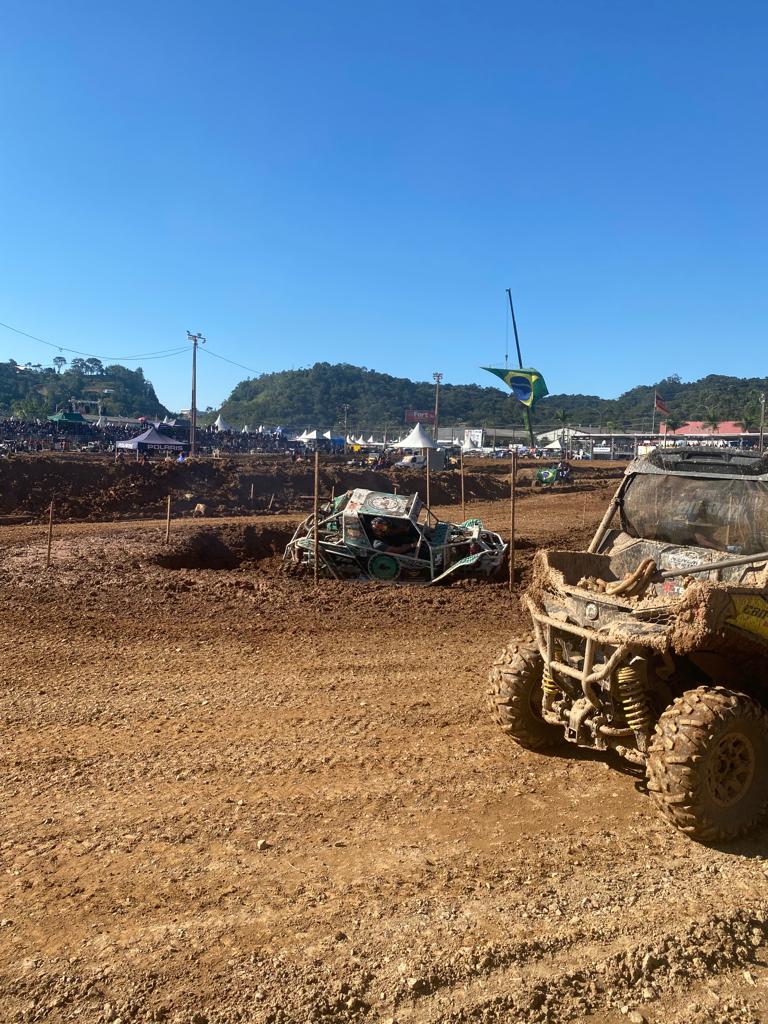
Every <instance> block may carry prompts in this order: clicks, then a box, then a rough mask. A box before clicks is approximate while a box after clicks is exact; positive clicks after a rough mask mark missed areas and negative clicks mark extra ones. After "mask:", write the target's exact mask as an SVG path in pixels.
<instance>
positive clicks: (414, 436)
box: [395, 423, 437, 448]
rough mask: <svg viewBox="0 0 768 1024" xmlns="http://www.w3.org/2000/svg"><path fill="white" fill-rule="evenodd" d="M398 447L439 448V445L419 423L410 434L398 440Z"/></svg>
mask: <svg viewBox="0 0 768 1024" xmlns="http://www.w3.org/2000/svg"><path fill="white" fill-rule="evenodd" d="M395 447H396V448H437V445H436V444H435V442H434V441H433V440H432V438H431V437H430V436H429V434H428V433H427V432H426V430H425V429H424V427H422V425H421V424H420V423H417V424H416V426H415V427H414V428H413V430H412V431H411V432H410V434H408V435H407V437H404V438H403V440H402V441H398V442H397V444H396V445H395Z"/></svg>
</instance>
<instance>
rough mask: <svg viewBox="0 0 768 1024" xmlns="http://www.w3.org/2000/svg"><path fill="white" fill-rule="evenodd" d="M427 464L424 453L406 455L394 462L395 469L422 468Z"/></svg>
mask: <svg viewBox="0 0 768 1024" xmlns="http://www.w3.org/2000/svg"><path fill="white" fill-rule="evenodd" d="M426 464H427V459H426V456H425V455H406V456H405V457H404V458H402V459H400V461H399V462H396V463H395V468H396V469H423V468H424V467H425V466H426Z"/></svg>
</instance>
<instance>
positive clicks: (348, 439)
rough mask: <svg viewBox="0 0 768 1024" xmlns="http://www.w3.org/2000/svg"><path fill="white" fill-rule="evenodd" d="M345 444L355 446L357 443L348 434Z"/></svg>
mask: <svg viewBox="0 0 768 1024" xmlns="http://www.w3.org/2000/svg"><path fill="white" fill-rule="evenodd" d="M347 444H357V441H356V440H355V439H354V437H352V436H351V435H350V434H347Z"/></svg>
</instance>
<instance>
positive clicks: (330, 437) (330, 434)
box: [323, 430, 344, 445]
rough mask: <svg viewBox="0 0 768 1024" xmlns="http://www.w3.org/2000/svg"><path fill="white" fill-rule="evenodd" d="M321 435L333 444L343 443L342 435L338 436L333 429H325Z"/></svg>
mask: <svg viewBox="0 0 768 1024" xmlns="http://www.w3.org/2000/svg"><path fill="white" fill-rule="evenodd" d="M323 437H324V438H325V440H326V441H330V442H331V444H335V445H342V444H344V438H343V437H339V436H338V435H337V434H334V433H333V431H331V430H326V432H325V433H324V434H323Z"/></svg>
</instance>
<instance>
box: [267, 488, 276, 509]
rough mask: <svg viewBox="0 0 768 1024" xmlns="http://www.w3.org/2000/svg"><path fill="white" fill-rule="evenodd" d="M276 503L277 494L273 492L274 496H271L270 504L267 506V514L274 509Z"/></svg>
mask: <svg viewBox="0 0 768 1024" xmlns="http://www.w3.org/2000/svg"><path fill="white" fill-rule="evenodd" d="M274 503H275V494H274V491H273V492H272V495H271V496H270V499H269V504H268V505H267V512H269V510H270V509H271V508H272V506H273V505H274Z"/></svg>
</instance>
